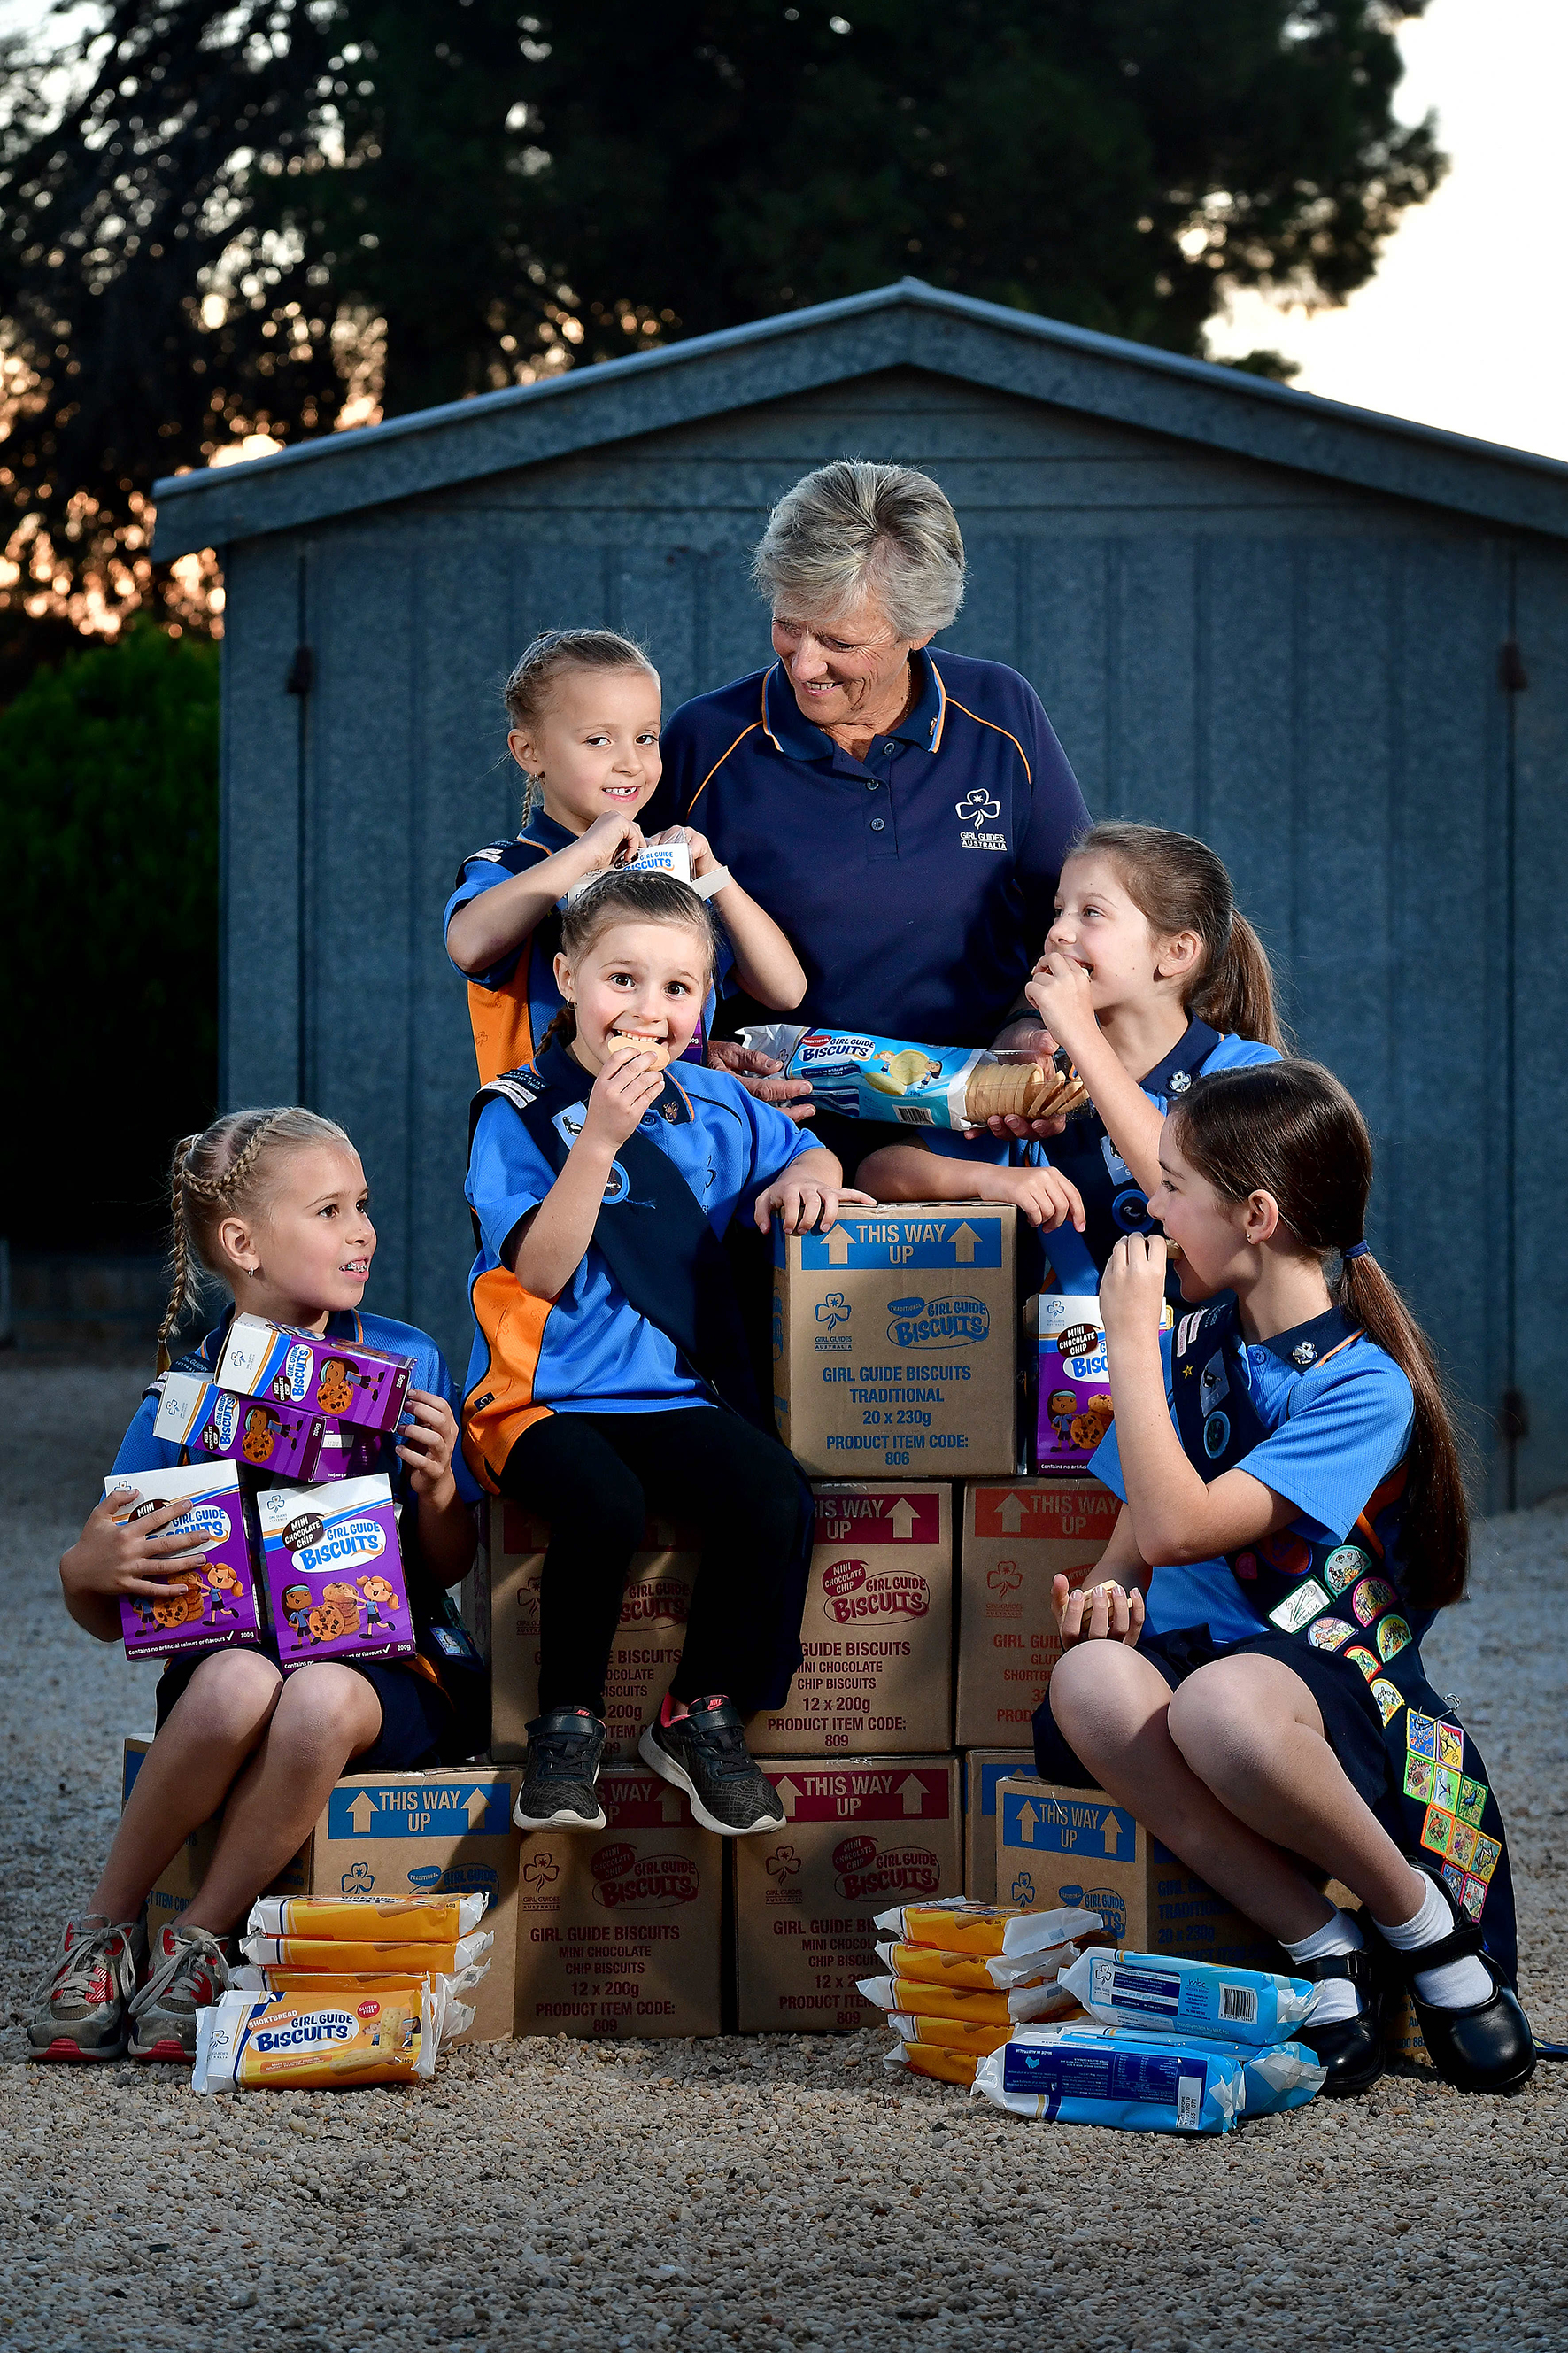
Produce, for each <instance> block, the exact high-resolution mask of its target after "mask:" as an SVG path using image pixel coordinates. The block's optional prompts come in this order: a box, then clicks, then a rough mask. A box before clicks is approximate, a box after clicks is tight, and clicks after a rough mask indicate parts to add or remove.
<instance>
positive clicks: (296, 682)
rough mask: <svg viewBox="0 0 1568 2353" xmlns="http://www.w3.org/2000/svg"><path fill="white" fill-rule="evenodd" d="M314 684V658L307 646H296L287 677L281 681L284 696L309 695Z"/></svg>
mask: <svg viewBox="0 0 1568 2353" xmlns="http://www.w3.org/2000/svg"><path fill="white" fill-rule="evenodd" d="M315 682H316V657H315V655H314V654H313V653H312V652H311V651H310V647H309V646H296V647H295V649H294V659H293V660H292V661H291V662H290V663H289V675H288V677H287V678H286V679H285V680H284V681H283V691H284V693H285V694H298V695H300V697H301V698H303V697H304V696H305V695H307V694H309V693H310V689H311V687H312V686H314V684H315Z"/></svg>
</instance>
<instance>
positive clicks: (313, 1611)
mask: <svg viewBox="0 0 1568 2353" xmlns="http://www.w3.org/2000/svg"><path fill="white" fill-rule="evenodd" d="M256 1506H257V1514H258V1518H259V1520H260V1523H261V1541H262V1551H263V1557H264V1559H265V1562H266V1567H267V1591H268V1599H270V1601H271V1604H272V1623H273V1626H274V1628H275V1629H276V1630H277V1635H278V1657H279V1664H280V1665H281V1667H282V1669H283V1671H284V1672H285V1674H287V1673H288V1672H289V1671H290V1670H291V1669H292V1668H295V1667H302V1666H307V1665H309V1664H310V1662H311V1661H312V1660H313V1659H342V1658H351V1659H393V1658H409V1657H412V1655H413V1652H414V1648H415V1644H414V1630H413V1627H412V1625H411V1623H410V1620H409V1611H408V1591H407V1588H406V1586H405V1582H404V1575H403V1559H402V1555H401V1553H400V1552H399V1549H398V1543H397V1514H396V1511H395V1507H394V1505H393V1501H392V1488H391V1484H390V1482H388V1481H387V1480H386V1479H384V1478H374V1479H342V1480H338V1481H335V1482H333V1484H332V1485H331V1486H330V1487H269V1488H267V1489H265V1490H264V1491H263V1493H261V1494H259V1495H258V1497H257V1499H256Z"/></svg>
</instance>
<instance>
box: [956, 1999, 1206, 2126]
mask: <svg viewBox="0 0 1568 2353" xmlns="http://www.w3.org/2000/svg"><path fill="white" fill-rule="evenodd" d="M973 2091H974V2093H975V2094H980V2095H983V2096H984V2098H985V2099H988V2100H989V2101H990V2102H991V2103H992V2105H993V2106H994V2107H998V2108H1005V2109H1007V2110H1008V2111H1009V2113H1010V2114H1012V2115H1013V2116H1028V2117H1031V2118H1033V2119H1035V2120H1037V2121H1039V2122H1044V2123H1047V2124H1064V2125H1109V2126H1113V2127H1115V2128H1116V2129H1119V2130H1121V2131H1122V2132H1163V2133H1227V2132H1229V2131H1231V2130H1232V2129H1233V2127H1234V2126H1235V2124H1236V2120H1237V2116H1241V2115H1243V2114H1244V2113H1245V2111H1246V2107H1247V2071H1246V2068H1245V2065H1244V2063H1243V2062H1242V2061H1241V2060H1240V2059H1239V2058H1238V2057H1237V2055H1236V2053H1235V2052H1234V2050H1227V2049H1224V2048H1222V2047H1221V2046H1220V2045H1219V2044H1218V2043H1215V2042H1209V2041H1207V2040H1206V2039H1205V2037H1204V2036H1202V2035H1196V2034H1184V2035H1173V2034H1139V2033H1135V2032H1132V2031H1130V2030H1129V2031H1122V2030H1119V2031H1117V2032H1115V2033H1114V2034H1109V2035H1108V2034H1105V2033H1103V2032H1101V2031H1099V2030H1097V2029H1094V2028H1092V2027H1082V2026H1078V2025H1069V2026H1021V2027H1018V2028H1016V2029H1015V2031H1014V2032H1013V2034H1012V2036H1011V2038H1010V2039H1009V2040H1008V2041H1007V2042H1005V2043H1003V2044H1002V2046H1001V2047H1000V2049H998V2050H995V2051H992V2052H988V2053H987V2054H986V2055H985V2056H984V2058H982V2059H980V2060H979V2061H977V2062H976V2064H975V2069H974V2082H973Z"/></svg>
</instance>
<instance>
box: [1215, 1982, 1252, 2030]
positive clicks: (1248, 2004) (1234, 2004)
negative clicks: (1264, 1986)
mask: <svg viewBox="0 0 1568 2353" xmlns="http://www.w3.org/2000/svg"><path fill="white" fill-rule="evenodd" d="M1219 2014H1220V2017H1221V2018H1222V2019H1226V2018H1234V2019H1235V2020H1236V2021H1237V2024H1239V2025H1244V2026H1253V2025H1256V2023H1257V2021H1258V1989H1257V1987H1256V1986H1236V1985H1227V1986H1221V1988H1220V1989H1219Z"/></svg>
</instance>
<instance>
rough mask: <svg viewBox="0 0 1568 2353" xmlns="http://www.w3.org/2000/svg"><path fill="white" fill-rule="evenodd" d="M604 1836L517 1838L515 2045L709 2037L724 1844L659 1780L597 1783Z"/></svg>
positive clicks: (716, 1982)
mask: <svg viewBox="0 0 1568 2353" xmlns="http://www.w3.org/2000/svg"><path fill="white" fill-rule="evenodd" d="M599 1795H600V1798H601V1799H602V1800H603V1803H604V1809H605V1819H606V1822H607V1828H605V1830H602V1831H525V1832H524V1833H523V1839H522V1850H521V1856H520V1858H519V1866H518V1876H519V1892H518V1910H517V1920H518V1933H517V1977H516V1996H517V2000H516V2010H515V2018H516V2031H517V2032H518V2033H519V2034H582V2035H595V2036H597V2035H626V2036H633V2037H637V2038H642V2037H658V2036H663V2035H671V2034H717V2033H719V2032H720V2031H721V2011H720V1995H721V1971H720V1931H721V1914H722V1899H723V1857H722V1854H721V1848H722V1846H723V1844H724V1841H723V1840H722V1839H720V1838H716V1837H715V1836H714V1835H713V1833H712V1832H711V1831H704V1830H700V1829H699V1828H698V1826H697V1824H696V1823H695V1822H694V1821H693V1820H692V1819H691V1810H690V1807H689V1804H688V1802H687V1799H686V1798H685V1795H684V1794H683V1792H682V1791H680V1790H679V1789H676V1788H671V1786H670V1784H669V1783H668V1781H665V1780H661V1779H660V1778H659V1777H658V1774H657V1773H649V1772H647V1771H643V1770H637V1771H629V1770H626V1768H624V1767H621V1768H616V1767H612V1768H611V1769H609V1770H607V1771H606V1772H605V1773H604V1774H602V1775H601V1777H600V1780H599Z"/></svg>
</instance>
